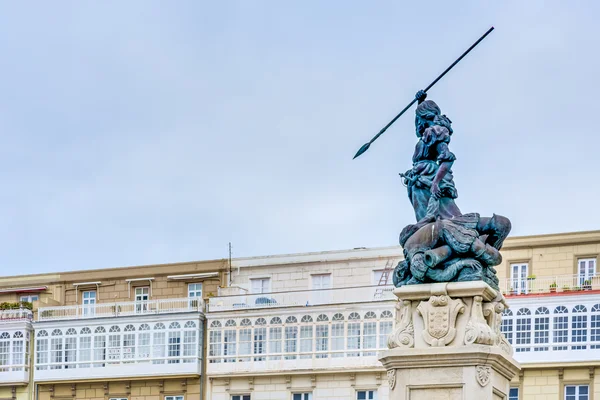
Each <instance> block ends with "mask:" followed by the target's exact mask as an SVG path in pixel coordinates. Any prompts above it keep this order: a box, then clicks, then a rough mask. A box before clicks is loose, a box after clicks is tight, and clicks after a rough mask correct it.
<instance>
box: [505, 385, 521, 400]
mask: <svg viewBox="0 0 600 400" xmlns="http://www.w3.org/2000/svg"><path fill="white" fill-rule="evenodd" d="M513 390H516V391H517V397H515V395H514V394H511V391H513ZM520 392H521V391H520V390H519V388H518V387H517V386H513V387H511V388H510V389H508V400H519V396H520Z"/></svg>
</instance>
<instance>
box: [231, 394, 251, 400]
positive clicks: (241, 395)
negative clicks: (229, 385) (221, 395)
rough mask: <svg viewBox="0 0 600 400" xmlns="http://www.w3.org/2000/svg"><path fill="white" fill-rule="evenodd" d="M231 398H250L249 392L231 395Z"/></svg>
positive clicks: (247, 399)
mask: <svg viewBox="0 0 600 400" xmlns="http://www.w3.org/2000/svg"><path fill="white" fill-rule="evenodd" d="M231 400H250V395H249V394H234V395H233V396H231Z"/></svg>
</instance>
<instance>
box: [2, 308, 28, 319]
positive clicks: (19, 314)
mask: <svg viewBox="0 0 600 400" xmlns="http://www.w3.org/2000/svg"><path fill="white" fill-rule="evenodd" d="M32 319H33V312H32V311H31V310H28V309H26V308H19V309H16V310H0V322H1V321H16V320H26V321H31V320H32Z"/></svg>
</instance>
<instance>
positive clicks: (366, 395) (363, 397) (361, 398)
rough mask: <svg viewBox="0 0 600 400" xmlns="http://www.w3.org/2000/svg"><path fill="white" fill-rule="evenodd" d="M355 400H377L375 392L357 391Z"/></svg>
mask: <svg viewBox="0 0 600 400" xmlns="http://www.w3.org/2000/svg"><path fill="white" fill-rule="evenodd" d="M356 400H377V391H376V390H358V391H357V392H356Z"/></svg>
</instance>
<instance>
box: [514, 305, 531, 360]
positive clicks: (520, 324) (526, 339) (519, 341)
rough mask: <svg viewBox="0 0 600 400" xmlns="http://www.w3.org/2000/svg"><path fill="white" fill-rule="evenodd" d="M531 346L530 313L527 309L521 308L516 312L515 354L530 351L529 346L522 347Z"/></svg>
mask: <svg viewBox="0 0 600 400" xmlns="http://www.w3.org/2000/svg"><path fill="white" fill-rule="evenodd" d="M530 344H531V311H529V309H527V308H521V309H519V311H517V329H516V340H515V345H517V346H518V347H517V348H516V352H517V353H520V352H526V351H531V348H530V347H529V346H527V347H525V346H522V345H530ZM519 345H521V346H519Z"/></svg>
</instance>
